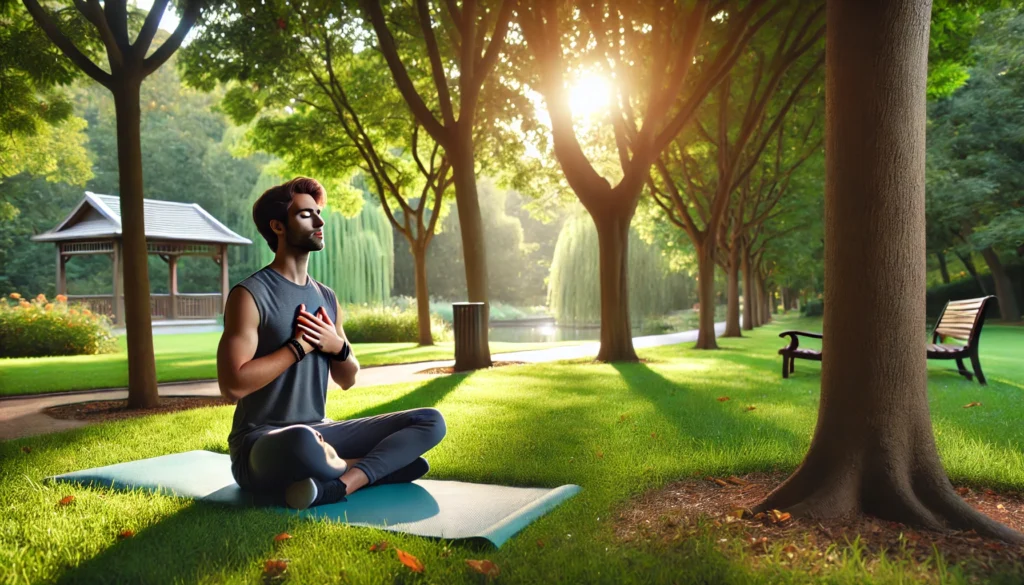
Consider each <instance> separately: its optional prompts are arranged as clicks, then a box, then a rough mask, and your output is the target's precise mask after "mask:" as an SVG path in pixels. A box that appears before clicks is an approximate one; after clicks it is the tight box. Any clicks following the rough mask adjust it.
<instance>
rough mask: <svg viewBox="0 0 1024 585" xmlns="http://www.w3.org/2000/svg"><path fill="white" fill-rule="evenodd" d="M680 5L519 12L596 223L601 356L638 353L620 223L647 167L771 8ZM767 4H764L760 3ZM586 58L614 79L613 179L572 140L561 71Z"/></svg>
mask: <svg viewBox="0 0 1024 585" xmlns="http://www.w3.org/2000/svg"><path fill="white" fill-rule="evenodd" d="M686 4H687V5H688V6H686V7H683V6H680V5H679V4H677V3H675V2H668V1H660V2H639V1H636V2H605V1H591V2H583V3H581V4H580V5H579V6H578V7H577V6H565V5H563V4H562V3H558V2H548V1H545V0H534V1H532V2H529V3H528V4H527V5H526V6H524V9H523V10H521V11H520V12H519V20H518V22H519V25H520V28H521V29H522V32H523V37H524V38H525V40H526V45H527V46H528V47H529V50H530V52H531V53H532V55H533V57H534V60H535V62H536V68H537V70H538V78H539V79H538V81H537V89H538V90H539V91H540V93H541V94H542V95H543V96H544V102H545V104H546V105H547V110H548V113H549V114H550V117H551V134H552V139H553V146H554V153H555V157H556V158H557V159H558V162H559V164H560V166H561V168H562V172H563V173H564V174H565V178H566V181H567V182H568V183H569V186H570V187H571V188H572V190H573V192H574V193H575V194H576V197H577V198H579V200H580V202H581V203H582V204H583V206H584V208H586V210H587V212H588V213H589V214H590V216H591V218H593V221H594V224H595V225H596V226H597V234H598V241H599V244H600V259H601V262H600V264H601V279H600V280H601V349H600V351H599V352H598V356H597V358H598V359H599V360H602V361H616V360H631V361H635V360H636V359H637V357H636V352H635V351H634V349H633V338H632V332H631V326H630V318H629V289H628V283H629V276H628V258H629V251H628V248H629V225H630V222H631V221H632V219H633V215H634V214H635V213H636V206H637V203H638V201H639V199H640V193H641V191H642V190H643V187H644V184H645V183H646V181H647V175H648V171H649V169H650V167H651V165H652V164H653V163H654V161H655V159H656V158H657V157H658V154H659V153H660V152H661V151H662V150H663V149H664V148H666V147H667V146H668V144H669V143H670V142H671V141H672V140H673V139H674V138H675V137H676V136H677V135H678V134H679V132H680V131H681V130H682V129H683V128H684V127H686V126H687V125H688V124H689V123H690V122H691V120H692V119H693V116H694V113H695V112H696V110H697V108H698V106H699V105H700V104H701V102H702V101H703V100H704V98H705V96H707V94H708V93H709V92H710V91H711V90H712V89H713V88H714V87H715V86H716V85H717V84H718V83H719V82H720V81H721V80H722V79H723V78H724V77H725V76H726V74H728V72H729V71H730V69H731V68H732V67H733V65H734V64H735V62H736V60H737V59H738V58H739V57H740V55H741V54H742V53H743V51H744V50H745V47H746V45H747V43H748V42H749V40H750V37H751V36H752V35H753V34H754V33H755V32H756V31H757V30H758V29H759V28H760V27H761V26H762V25H763V24H764V23H765V22H767V21H768V20H769V19H770V18H771V15H772V14H774V13H775V12H776V11H777V10H778V9H779V6H778V4H777V3H769V2H766V1H752V2H747V3H743V4H745V6H744V7H743V8H742V9H738V8H737V9H736V10H732V9H733V8H736V5H737V4H740V3H728V2H727V3H722V4H720V6H722V7H726V8H728V9H729V10H722V11H721V12H720V13H712V12H710V9H711V2H709V1H707V0H697V1H696V2H694V3H692V6H689V4H690V3H686ZM766 4H772V6H770V8H769V9H768V10H764V8H765V5H766ZM577 8H578V12H577ZM762 12H764V14H761V13H762ZM759 15H760V16H759ZM755 17H756V18H755ZM710 40H714V41H715V42H713V43H712V42H709V41H710ZM712 46H714V47H716V48H717V51H712V50H711V49H709V47H712ZM705 51H709V52H705ZM590 61H592V62H594V63H596V64H597V67H598V70H599V71H600V72H601V73H602V74H603V75H604V76H605V77H606V78H607V79H609V80H613V81H614V83H613V86H614V90H613V93H614V95H612V96H611V100H610V102H611V106H610V112H609V116H608V118H607V121H608V122H609V123H610V125H611V127H612V129H613V133H614V141H615V146H616V150H617V152H618V157H619V165H620V168H619V169H618V170H620V171H621V175H620V176H619V177H612V180H617V182H616V184H615V186H612V182H611V181H610V180H609V178H607V177H605V176H603V175H602V174H601V173H600V172H599V170H598V168H596V167H595V165H594V164H593V162H592V161H591V160H590V159H589V158H588V156H587V154H586V153H585V152H584V149H583V148H582V147H581V145H580V141H579V139H578V138H577V134H576V127H575V124H574V121H573V112H572V108H571V106H570V103H569V99H568V95H567V92H566V89H565V77H566V74H567V73H570V72H572V71H573V70H574V69H576V68H578V67H579V66H580V64H581V63H583V62H590ZM691 73H693V75H692V76H691Z"/></svg>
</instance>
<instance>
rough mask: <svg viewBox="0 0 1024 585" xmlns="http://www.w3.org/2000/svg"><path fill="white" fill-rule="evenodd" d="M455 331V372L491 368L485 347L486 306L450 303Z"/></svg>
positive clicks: (488, 352)
mask: <svg viewBox="0 0 1024 585" xmlns="http://www.w3.org/2000/svg"><path fill="white" fill-rule="evenodd" d="M452 320H453V324H452V326H453V328H454V330H455V371H456V372H464V371H467V370H477V369H480V368H489V367H491V352H490V348H488V346H487V305H486V304H485V303H452Z"/></svg>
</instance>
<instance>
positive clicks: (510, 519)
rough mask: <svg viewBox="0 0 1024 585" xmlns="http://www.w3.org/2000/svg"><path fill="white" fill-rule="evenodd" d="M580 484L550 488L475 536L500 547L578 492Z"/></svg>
mask: <svg viewBox="0 0 1024 585" xmlns="http://www.w3.org/2000/svg"><path fill="white" fill-rule="evenodd" d="M580 489H582V488H580V486H578V485H576V484H571V483H570V484H566V485H562V486H559V487H557V488H554V489H552V490H551V491H549V492H548V493H546V494H544V495H543V496H541V497H540V498H538V499H536V500H534V501H532V502H530V503H529V504H527V505H525V506H523V507H522V508H520V509H518V510H516V511H515V512H514V513H512V514H509V515H508V516H506V517H505V518H504V519H503V520H501V521H500V522H498V523H497V524H495V525H493V526H491V527H489V528H487V529H486V530H484V531H483V532H481V533H480V535H479V536H478V537H477V538H480V537H482V538H486V539H487V540H489V541H490V542H491V544H493V545H494V547H495V548H501V545H503V544H505V543H506V542H507V541H508V539H510V538H512V537H513V536H515V535H516V533H518V532H519V531H520V530H522V529H523V528H526V527H527V526H529V525H530V523H532V522H533V521H534V520H536V519H537V518H540V517H541V516H543V515H544V514H546V513H548V512H549V511H550V510H552V509H553V508H555V507H557V506H558V505H559V504H561V503H562V502H564V501H565V500H568V499H569V498H571V497H573V496H575V495H576V494H578V493H579V492H580Z"/></svg>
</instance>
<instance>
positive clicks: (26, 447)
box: [21, 446, 32, 453]
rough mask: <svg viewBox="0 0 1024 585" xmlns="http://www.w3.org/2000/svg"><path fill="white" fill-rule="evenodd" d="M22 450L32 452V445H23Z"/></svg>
mask: <svg viewBox="0 0 1024 585" xmlns="http://www.w3.org/2000/svg"><path fill="white" fill-rule="evenodd" d="M21 450H22V452H24V453H31V452H32V447H28V446H25V447H22V448H21Z"/></svg>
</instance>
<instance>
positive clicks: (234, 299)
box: [217, 287, 310, 402]
mask: <svg viewBox="0 0 1024 585" xmlns="http://www.w3.org/2000/svg"><path fill="white" fill-rule="evenodd" d="M259 324H260V314H259V311H258V310H257V309H256V301H255V300H254V299H253V298H252V294H251V293H249V291H247V290H245V289H244V288H241V287H237V288H235V289H234V290H232V292H231V294H230V295H229V296H228V302H227V305H226V306H225V307H224V334H223V335H222V336H221V338H220V345H219V346H218V347H217V383H218V385H219V386H220V393H221V395H222V396H224V397H225V398H227V399H229V400H231V401H233V402H234V401H238V400H240V399H242V398H243V397H245V396H248V395H249V394H252V393H253V392H255V391H257V390H259V389H260V388H262V387H264V386H266V385H267V384H269V383H270V382H271V381H272V380H273V379H274V378H276V377H278V376H280V375H281V372H284V371H285V370H287V369H288V368H289V367H291V365H292V364H294V363H295V354H294V353H293V352H292V350H291V349H289V348H288V347H281V348H279V349H277V350H276V351H274V352H272V353H269V354H267V355H265V356H263V357H261V358H259V359H253V356H254V355H256V345H257V343H258V341H259V339H258V337H257V330H258V328H259ZM302 343H303V346H304V347H305V348H306V349H307V351H309V349H310V348H309V345H308V344H306V343H305V342H302Z"/></svg>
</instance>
